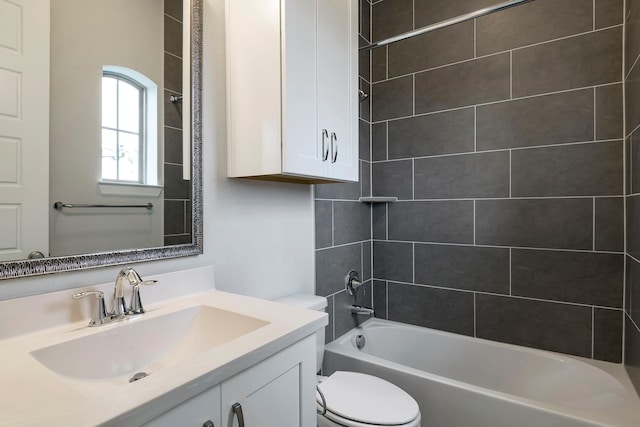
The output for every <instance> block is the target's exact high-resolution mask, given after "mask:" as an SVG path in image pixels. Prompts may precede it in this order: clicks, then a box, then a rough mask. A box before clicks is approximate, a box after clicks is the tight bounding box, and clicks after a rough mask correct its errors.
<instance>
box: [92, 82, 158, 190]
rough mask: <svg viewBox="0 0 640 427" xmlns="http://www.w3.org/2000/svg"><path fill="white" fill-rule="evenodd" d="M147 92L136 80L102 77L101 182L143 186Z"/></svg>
mask: <svg viewBox="0 0 640 427" xmlns="http://www.w3.org/2000/svg"><path fill="white" fill-rule="evenodd" d="M146 99H147V96H146V90H145V87H144V86H143V85H142V84H140V83H138V82H136V81H135V80H133V79H131V78H129V77H127V76H125V75H122V74H117V73H112V72H108V71H105V72H103V75H102V180H104V181H117V182H132V183H144V181H145V180H144V177H145V152H146V145H147V144H146V135H145V128H146V125H145V117H146V110H147V108H146Z"/></svg>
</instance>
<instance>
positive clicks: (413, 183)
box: [411, 159, 416, 200]
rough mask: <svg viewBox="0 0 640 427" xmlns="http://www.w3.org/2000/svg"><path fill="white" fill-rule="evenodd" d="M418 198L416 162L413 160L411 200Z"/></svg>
mask: <svg viewBox="0 0 640 427" xmlns="http://www.w3.org/2000/svg"><path fill="white" fill-rule="evenodd" d="M415 198H416V160H415V159H411V199H412V200H415Z"/></svg>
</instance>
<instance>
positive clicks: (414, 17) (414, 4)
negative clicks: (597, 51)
mask: <svg viewBox="0 0 640 427" xmlns="http://www.w3.org/2000/svg"><path fill="white" fill-rule="evenodd" d="M594 1H595V0H594ZM411 7H412V10H411V13H412V16H411V18H412V21H413V22H412V23H411V24H412V25H413V29H414V30H415V29H416V0H413V2H412V5H411Z"/></svg>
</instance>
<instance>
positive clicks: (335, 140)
mask: <svg viewBox="0 0 640 427" xmlns="http://www.w3.org/2000/svg"><path fill="white" fill-rule="evenodd" d="M331 152H332V153H333V156H332V157H331V163H335V162H336V160H338V135H336V133H335V132H331Z"/></svg>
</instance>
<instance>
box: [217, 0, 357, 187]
mask: <svg viewBox="0 0 640 427" xmlns="http://www.w3.org/2000/svg"><path fill="white" fill-rule="evenodd" d="M357 15H358V6H357V0H245V1H236V0H227V1H226V25H227V28H226V37H227V40H226V43H227V49H226V51H227V112H228V115H227V129H228V135H227V136H228V176H230V177H246V178H257V179H268V180H284V181H300V182H331V181H357V180H358V68H357V67H358V62H357V55H358V31H357V24H358V16H357Z"/></svg>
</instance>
